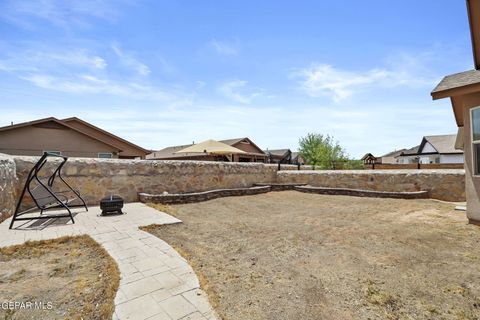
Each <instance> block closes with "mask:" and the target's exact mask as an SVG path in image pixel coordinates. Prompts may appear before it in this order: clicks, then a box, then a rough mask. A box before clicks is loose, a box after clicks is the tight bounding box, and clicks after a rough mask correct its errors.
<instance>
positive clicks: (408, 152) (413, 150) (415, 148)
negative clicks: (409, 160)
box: [401, 146, 420, 156]
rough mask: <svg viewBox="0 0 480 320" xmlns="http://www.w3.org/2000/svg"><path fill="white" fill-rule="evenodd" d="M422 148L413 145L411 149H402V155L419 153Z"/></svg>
mask: <svg viewBox="0 0 480 320" xmlns="http://www.w3.org/2000/svg"><path fill="white" fill-rule="evenodd" d="M419 148H420V146H415V147H412V148H410V149H405V150H403V151H402V154H401V155H402V156H411V155H414V154H417V153H418V149H419Z"/></svg>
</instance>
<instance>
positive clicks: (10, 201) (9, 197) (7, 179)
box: [0, 154, 18, 222]
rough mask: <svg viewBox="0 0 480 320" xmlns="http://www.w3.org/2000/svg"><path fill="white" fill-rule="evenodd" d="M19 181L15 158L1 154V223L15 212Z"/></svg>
mask: <svg viewBox="0 0 480 320" xmlns="http://www.w3.org/2000/svg"><path fill="white" fill-rule="evenodd" d="M17 185H18V179H17V175H16V170H15V161H13V158H12V157H10V156H7V155H4V154H0V222H1V221H3V220H5V219H6V218H8V217H9V216H11V215H12V214H13V212H14V211H15V206H16V198H17V192H16V186H17Z"/></svg>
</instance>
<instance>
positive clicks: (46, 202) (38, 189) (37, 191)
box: [9, 152, 88, 229]
mask: <svg viewBox="0 0 480 320" xmlns="http://www.w3.org/2000/svg"><path fill="white" fill-rule="evenodd" d="M48 158H61V159H63V160H62V162H60V164H59V165H58V167H57V168H56V169H55V170H54V171H53V174H52V175H51V176H50V177H49V178H48V180H47V181H46V183H45V182H42V180H41V179H39V178H38V173H39V172H40V170H41V169H42V168H43V167H44V166H45V164H46V163H47V161H48ZM67 160H68V157H65V156H61V155H58V154H55V153H49V152H44V153H43V155H42V156H41V157H40V159H39V160H38V161H37V163H36V164H35V165H34V166H33V168H32V169H31V170H30V172H29V173H28V177H27V180H26V181H25V185H24V187H23V190H22V193H21V195H20V198H19V199H18V203H17V206H16V208H15V213H14V214H13V217H12V221H11V222H10V227H9V229H12V228H13V224H14V223H15V221H28V220H39V219H54V218H70V219H71V220H72V223H75V220H74V219H73V215H72V211H71V210H70V208H73V207H85V209H86V210H87V211H88V207H87V204H86V203H85V200H83V198H82V197H81V196H80V193H79V192H78V191H76V190H74V189H73V188H72V187H71V186H70V185H69V184H68V182H67V181H65V179H64V178H63V177H62V168H63V166H64V165H65V163H66V162H67ZM57 177H58V179H55V178H57ZM58 180H60V181H61V182H62V183H63V185H65V186H66V187H67V188H68V190H66V191H55V190H53V185H54V182H55V181H58ZM34 181H35V182H36V183H37V185H36V186H35V187H34V188H32V186H31V184H32V182H34ZM26 192H28V193H29V194H30V196H31V197H32V200H33V202H34V203H35V207H32V208H29V209H27V210H24V211H22V212H20V207H21V205H22V201H23V198H24V197H25V193H26ZM68 192H71V193H73V195H74V197H73V198H68V197H67V196H66V195H65V194H66V193H68ZM76 199H78V200H80V201H81V202H82V204H76V205H71V204H70V203H71V202H72V201H74V200H76ZM69 204H70V205H69ZM54 208H64V209H66V210H67V212H68V213H65V214H49V215H43V212H44V211H46V210H50V209H54ZM34 209H39V210H40V215H39V216H29V217H22V215H25V214H27V213H29V212H31V211H32V210H34Z"/></svg>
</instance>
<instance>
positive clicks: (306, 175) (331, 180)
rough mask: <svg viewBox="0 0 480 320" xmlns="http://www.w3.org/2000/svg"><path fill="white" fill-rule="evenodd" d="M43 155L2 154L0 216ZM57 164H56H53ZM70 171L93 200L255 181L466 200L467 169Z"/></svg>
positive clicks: (84, 164)
mask: <svg viewBox="0 0 480 320" xmlns="http://www.w3.org/2000/svg"><path fill="white" fill-rule="evenodd" d="M37 160H38V157H24V156H15V157H10V156H6V155H0V213H1V215H0V220H3V219H5V218H6V217H8V216H10V215H11V214H12V213H13V211H14V207H15V202H16V197H17V196H18V195H19V193H20V191H21V188H22V187H23V184H24V181H25V179H26V176H27V175H28V171H29V170H30V168H31V167H32V166H33V165H34V163H35V162H36V161H37ZM49 167H50V168H52V165H51V164H49ZM64 177H65V178H66V180H67V181H69V182H70V183H71V185H72V186H73V187H74V188H75V189H78V190H79V191H80V193H81V194H82V195H83V196H84V198H85V200H86V202H87V203H88V204H89V205H98V203H99V202H100V199H101V198H102V197H105V196H108V195H111V194H118V195H121V196H122V197H123V198H124V199H125V201H126V202H133V201H138V200H139V197H138V193H141V192H143V193H149V194H162V193H163V192H164V191H167V192H168V193H171V194H172V193H196V192H203V191H209V190H217V189H234V188H249V187H251V186H253V185H255V184H262V183H266V184H271V183H280V184H285V183H297V184H309V185H312V186H317V187H329V188H349V189H365V190H376V191H394V192H405V191H406V192H411V191H428V192H429V194H430V196H431V197H432V198H436V199H441V200H446V201H465V180H464V179H465V177H464V171H463V170H399V171H396V170H392V171H391V170H389V171H377V170H375V171H373V170H372V171H370V170H359V171H318V170H315V171H297V170H285V171H284V170H282V171H278V172H277V168H276V166H275V165H265V164H260V163H221V162H200V161H158V160H119V159H86V158H70V159H69V160H68V162H67V164H66V165H65V168H64Z"/></svg>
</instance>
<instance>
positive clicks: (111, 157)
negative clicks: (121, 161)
mask: <svg viewBox="0 0 480 320" xmlns="http://www.w3.org/2000/svg"><path fill="white" fill-rule="evenodd" d="M101 154H109V155H110V157H109V158H105V157H100V155H101ZM97 158H98V159H113V153H111V152H99V153H98V154H97Z"/></svg>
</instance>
